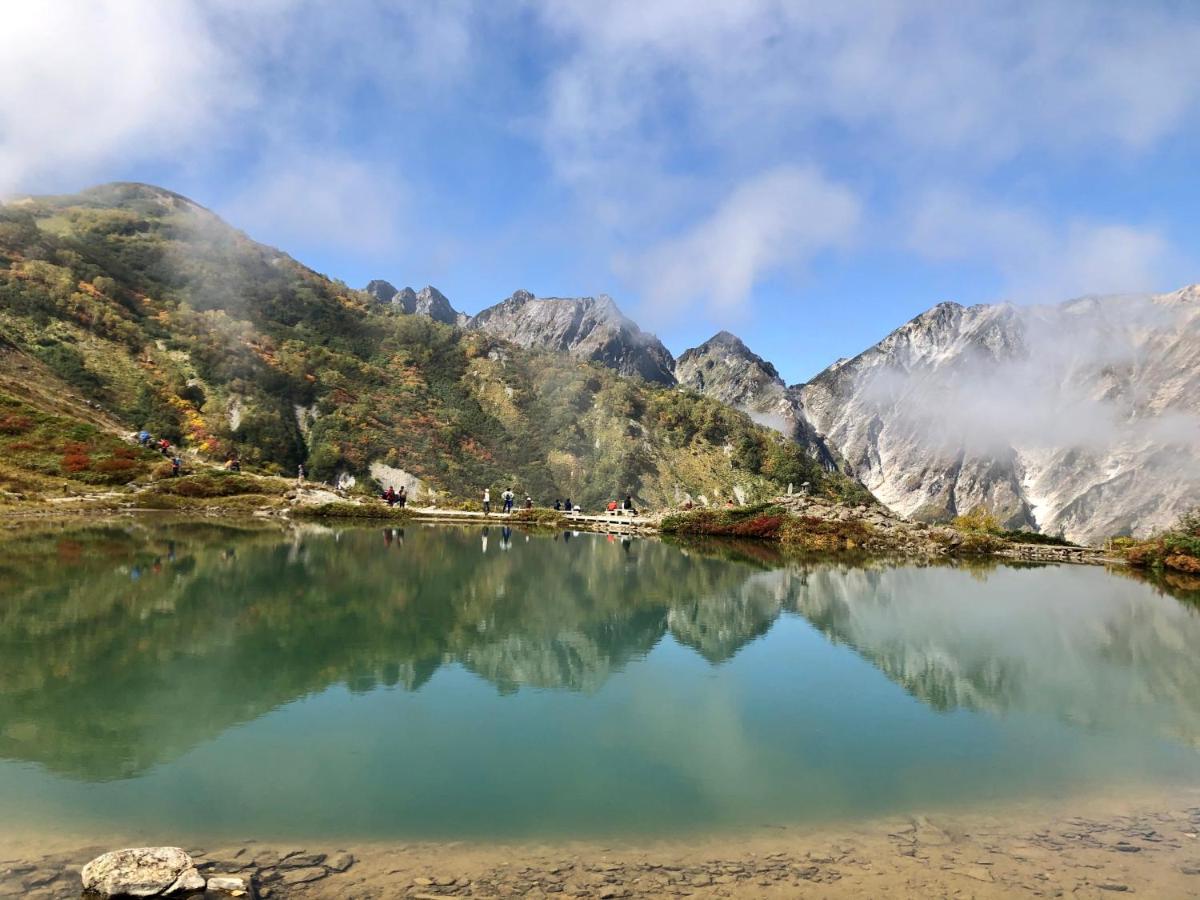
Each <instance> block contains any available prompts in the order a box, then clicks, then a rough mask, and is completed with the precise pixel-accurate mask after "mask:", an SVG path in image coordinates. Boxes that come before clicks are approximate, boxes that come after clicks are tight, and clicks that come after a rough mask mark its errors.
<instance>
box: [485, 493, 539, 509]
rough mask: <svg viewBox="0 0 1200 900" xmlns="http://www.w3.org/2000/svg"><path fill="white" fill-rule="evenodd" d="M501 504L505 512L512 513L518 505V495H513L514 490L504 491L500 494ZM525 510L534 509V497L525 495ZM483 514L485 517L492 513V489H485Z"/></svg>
mask: <svg viewBox="0 0 1200 900" xmlns="http://www.w3.org/2000/svg"><path fill="white" fill-rule="evenodd" d="M500 502H501V504H502V506H503V511H504V512H506V513H511V512H512V511H513V507H514V506H515V505H516V502H517V495H516V494H514V493H513V489H512V488H505V489H504V491H503V492H502V493H501V494H500ZM523 508H525V509H533V497H531V496H530V495H529V494H526V495H525V502H524V504H523ZM483 512H484V514H485V515H490V514H491V512H492V491H491V488H484V489H483Z"/></svg>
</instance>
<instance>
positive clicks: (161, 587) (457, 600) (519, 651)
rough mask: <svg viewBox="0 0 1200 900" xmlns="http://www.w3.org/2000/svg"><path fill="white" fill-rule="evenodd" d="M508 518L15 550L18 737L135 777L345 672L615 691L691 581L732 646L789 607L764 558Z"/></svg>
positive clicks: (3, 706)
mask: <svg viewBox="0 0 1200 900" xmlns="http://www.w3.org/2000/svg"><path fill="white" fill-rule="evenodd" d="M488 536H489V539H490V547H491V550H490V552H488V553H486V554H484V553H482V552H481V545H482V537H483V531H482V530H480V529H463V530H450V529H436V530H430V529H425V528H411V527H410V528H408V529H407V530H406V532H400V533H397V534H394V535H393V534H392V533H390V532H389V533H387V534H386V535H385V534H384V533H382V532H381V531H377V530H351V531H345V532H342V533H341V534H340V535H335V534H334V533H333V532H330V531H327V530H322V529H309V530H307V531H304V532H298V533H291V532H286V533H285V532H280V531H274V530H272V531H266V532H262V533H257V534H250V535H244V534H239V533H235V532H230V531H227V530H224V529H218V528H206V529H195V528H189V529H175V528H170V527H165V528H162V529H159V530H157V531H155V532H152V533H150V534H147V533H146V532H145V531H144V530H139V531H137V532H136V533H135V532H132V531H126V530H122V529H120V528H107V529H91V530H86V531H82V532H78V533H72V534H69V535H65V536H64V535H56V536H54V537H52V538H49V539H47V538H43V539H41V540H40V541H28V542H26V543H25V544H24V545H22V546H21V548H20V552H13V553H10V554H8V555H7V557H6V563H7V566H6V582H7V584H8V585H9V586H10V589H9V590H8V591H7V592H6V595H5V597H4V600H3V603H2V604H0V723H3V725H0V755H3V756H6V757H12V758H19V759H32V760H38V761H41V762H44V763H45V764H46V765H48V766H50V767H52V768H55V769H58V770H61V771H65V772H69V773H72V774H76V775H79V776H82V777H86V778H91V779H103V778H113V777H125V776H128V775H131V774H135V773H138V772H141V771H144V770H145V769H146V768H148V767H149V766H151V765H153V764H154V763H156V762H158V761H161V760H166V759H171V758H173V757H175V756H178V755H179V754H180V753H183V752H185V751H186V750H187V749H188V748H190V747H192V746H194V745H195V744H196V743H198V742H200V741H201V740H204V739H206V738H208V737H210V736H212V735H214V734H217V733H220V732H221V731H222V730H224V729H225V728H227V727H228V726H229V725H231V724H233V723H236V722H238V721H245V720H248V719H251V718H254V717H256V716H258V715H261V714H262V713H264V712H266V711H267V710H270V709H272V708H274V707H276V706H278V705H280V704H283V703H286V702H289V701H291V700H293V699H295V698H297V697H300V696H303V695H305V694H309V693H314V692H317V691H320V690H323V689H324V688H326V687H328V686H329V685H331V684H337V683H342V684H345V685H346V686H347V687H348V688H349V689H350V690H353V691H367V690H371V689H373V688H375V687H377V686H380V685H385V686H400V687H403V688H405V689H409V690H415V689H419V688H420V687H421V686H422V685H423V684H424V683H425V682H426V681H428V680H429V678H431V677H432V676H433V674H434V673H435V672H436V671H437V669H438V668H440V667H441V666H442V665H444V664H446V663H454V662H457V663H461V664H462V665H463V666H464V667H466V668H467V669H469V670H470V671H473V672H475V673H477V674H479V675H480V676H482V677H483V678H485V679H487V680H488V681H491V682H492V683H494V684H495V685H496V686H497V687H498V688H499V689H500V690H502V691H511V690H515V689H516V688H518V687H519V686H522V685H528V686H534V687H542V688H569V689H572V690H595V689H597V688H598V687H600V686H601V685H602V684H603V683H604V681H605V680H606V678H607V677H608V675H609V674H610V673H612V672H614V671H617V670H619V669H620V668H621V667H622V666H624V665H625V664H626V663H627V662H628V661H629V660H630V659H633V658H637V657H639V656H642V655H644V654H646V653H647V652H649V650H650V649H651V648H652V647H653V646H654V645H655V644H656V643H657V642H658V641H659V640H660V639H661V638H662V636H663V634H664V633H666V630H667V622H668V618H669V615H670V611H671V610H672V609H673V608H674V607H676V606H681V605H683V604H691V603H692V600H691V598H695V597H701V598H709V599H705V600H701V601H699V602H697V603H695V604H692V606H694V608H690V607H689V610H688V612H687V614H686V617H687V618H688V620H689V622H690V623H691V629H692V632H696V633H700V632H703V633H707V634H712V635H717V634H720V635H722V638H721V641H719V642H718V643H717V644H711V643H710V642H707V641H699V642H697V643H694V646H697V647H698V648H700V649H701V651H702V652H703V653H704V654H705V656H706V657H707V658H709V659H711V660H714V661H717V660H719V659H722V658H725V656H724V655H722V654H725V655H727V654H729V653H732V652H735V651H736V649H737V647H740V646H741V645H742V644H744V643H745V641H746V640H748V639H749V638H750V637H752V636H753V635H755V634H759V633H762V632H763V631H764V630H765V629H766V628H767V627H769V624H770V621H771V620H772V619H773V618H774V616H775V615H776V614H777V612H778V609H779V603H778V602H774V601H773V602H772V603H768V604H766V605H765V606H764V605H762V604H761V601H760V600H758V599H756V598H757V596H758V595H757V593H754V592H752V593H751V594H746V595H745V596H744V597H743V593H744V589H743V584H742V583H743V581H744V580H745V579H746V577H747V575H751V574H754V570H749V569H746V568H745V567H742V566H736V565H730V564H728V563H725V562H722V561H719V560H715V559H707V558H699V557H695V558H688V557H686V556H684V555H682V554H680V553H679V552H678V551H677V550H675V549H674V548H670V547H667V546H665V545H661V544H657V543H654V542H638V543H637V544H636V545H634V546H624V547H623V546H621V545H620V544H619V543H609V542H607V541H605V540H604V539H603V538H602V537H591V536H584V537H580V538H576V539H575V540H573V541H572V542H570V543H569V544H565V543H564V542H562V541H547V540H544V539H539V540H535V541H532V542H529V543H526V542H524V539H523V538H522V537H521V536H520V535H519V534H518V535H514V536H513V537H514V540H515V543H514V544H513V545H512V549H511V550H508V551H501V550H500V549H499V545H500V543H501V541H502V538H503V535H502V532H501V529H499V528H492V529H490V530H489V532H488ZM51 563H53V564H51ZM739 592H742V593H739ZM722 597H724V598H727V599H726V600H724V601H722V600H720V599H719V598H722ZM756 604H757V606H756ZM744 605H745V606H747V609H748V610H749V611H748V612H739V607H741V606H744ZM758 606H761V607H762V608H761V610H759V609H758ZM764 617H765V618H764ZM717 619H721V620H726V619H727V620H728V621H727V622H725V621H716V620H717ZM739 629H745V630H746V634H745V635H742V636H739ZM689 633H691V632H689ZM681 640H683V641H684V642H685V643H687V642H689V641H688V638H686V637H681ZM722 648H724V649H722Z"/></svg>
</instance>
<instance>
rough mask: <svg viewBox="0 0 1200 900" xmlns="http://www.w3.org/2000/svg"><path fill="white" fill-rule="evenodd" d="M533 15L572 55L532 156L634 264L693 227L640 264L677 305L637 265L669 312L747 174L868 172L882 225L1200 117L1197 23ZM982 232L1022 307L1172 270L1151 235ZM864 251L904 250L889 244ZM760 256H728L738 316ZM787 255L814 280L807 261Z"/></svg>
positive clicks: (764, 2)
mask: <svg viewBox="0 0 1200 900" xmlns="http://www.w3.org/2000/svg"><path fill="white" fill-rule="evenodd" d="M535 10H536V11H537V14H538V15H539V16H540V17H541V20H542V21H543V22H544V23H545V25H546V26H547V27H548V28H549V29H550V31H551V33H552V34H554V35H555V36H556V37H557V38H558V39H559V40H560V41H561V42H562V44H563V45H564V46H565V48H566V49H565V51H564V52H563V53H562V55H561V57H560V58H559V59H558V62H557V65H556V66H555V67H554V69H553V70H552V72H551V75H550V77H549V79H548V80H547V83H546V106H545V115H544V118H543V120H542V122H541V127H540V136H541V141H542V143H543V146H544V148H545V150H546V153H547V155H548V157H549V159H550V162H551V164H552V166H553V168H554V171H555V172H556V174H557V175H558V177H559V178H560V179H561V180H562V181H563V182H564V183H565V184H567V185H569V186H570V187H571V188H572V190H574V191H575V192H576V194H577V196H578V197H579V198H580V202H581V204H582V205H583V208H584V211H585V215H586V216H587V217H588V218H590V219H595V220H596V221H599V222H602V223H606V224H607V225H608V226H609V227H610V229H611V231H612V233H613V234H614V235H615V236H616V237H615V240H616V241H617V242H618V243H620V244H622V245H623V246H625V247H629V246H633V245H636V244H637V243H638V242H641V241H644V240H646V235H647V234H655V233H661V232H663V231H669V230H670V227H671V225H672V223H677V222H678V221H679V220H681V219H683V220H687V221H691V222H693V223H696V224H693V225H692V226H691V227H690V229H689V230H688V231H687V233H686V236H685V237H683V238H681V239H678V240H676V241H673V242H669V243H668V244H667V245H665V247H663V248H660V249H659V250H656V251H651V252H650V253H649V254H645V256H646V257H648V258H653V257H654V256H655V255H656V254H657V255H658V256H659V259H658V262H659V263H661V266H660V270H661V271H662V272H663V273H666V272H670V273H671V275H670V278H674V279H676V280H677V281H678V282H679V283H680V284H682V285H686V286H687V287H682V286H680V287H676V286H672V285H671V284H669V283H668V276H667V275H665V274H663V275H661V276H659V277H657V278H648V276H647V273H646V270H647V269H650V268H652V265H650V264H649V263H646V262H644V264H643V265H642V266H641V267H640V268H641V269H642V277H641V280H642V281H643V282H645V281H650V282H651V289H652V291H653V293H654V296H655V299H657V300H660V301H662V300H663V298H666V305H667V306H674V307H681V306H682V305H684V303H685V300H684V298H685V297H686V296H687V295H688V293H689V291H690V292H692V293H703V292H702V291H699V292H698V291H696V289H695V285H696V284H697V283H699V282H700V281H701V280H703V279H701V278H699V277H697V276H696V275H695V274H694V273H695V271H696V269H695V268H694V267H693V266H691V265H689V264H687V263H681V262H679V261H680V260H688V259H691V258H694V257H695V256H696V254H695V253H694V250H695V248H696V247H697V246H699V245H701V244H705V243H707V244H708V245H718V244H720V245H723V246H726V247H735V248H736V247H738V246H739V244H740V242H739V241H737V240H736V239H735V238H734V236H733V235H732V234H730V233H729V232H730V229H728V228H726V229H725V234H724V236H723V239H721V240H718V239H715V238H713V237H712V235H713V234H714V231H715V230H716V227H717V226H715V225H714V224H713V223H712V222H704V221H701V220H700V216H701V215H702V213H699V212H698V208H700V209H703V208H704V207H705V205H706V204H707V206H708V207H709V208H711V206H712V205H713V204H715V203H717V202H718V195H717V193H716V191H718V190H719V186H720V185H727V184H730V183H736V182H738V181H744V180H746V179H748V178H750V177H753V176H752V173H754V172H759V171H763V170H764V169H770V168H773V167H779V166H789V165H794V164H795V163H796V162H797V161H798V160H815V161H817V162H818V163H819V164H821V165H822V167H823V168H824V169H825V171H828V172H834V173H837V172H842V171H845V170H846V169H847V168H849V167H855V166H856V167H859V169H860V170H862V171H863V172H865V177H864V178H861V179H859V178H856V179H855V181H856V184H861V187H860V192H861V193H862V195H863V196H864V197H870V199H871V202H872V204H873V205H874V206H875V210H874V211H875V212H876V217H877V218H878V216H879V212H880V210H881V209H883V208H884V206H885V205H886V204H889V203H896V202H899V201H900V199H901V198H902V197H903V196H904V195H905V194H907V193H908V192H910V191H912V190H913V189H914V188H917V189H919V186H920V185H921V184H923V183H927V182H928V179H929V178H930V173H936V177H937V179H938V181H939V182H940V183H950V184H958V185H962V186H963V190H964V191H965V190H967V188H968V186H973V185H977V184H979V183H981V182H982V179H983V178H985V177H988V176H990V175H991V173H993V172H994V171H996V170H997V169H998V167H999V166H1000V165H1002V164H1008V163H1012V161H1013V160H1014V159H1016V158H1017V157H1019V156H1020V157H1021V158H1022V159H1024V160H1026V161H1027V163H1029V164H1032V165H1033V166H1036V165H1038V164H1039V163H1041V162H1046V161H1051V162H1052V163H1054V162H1061V161H1062V160H1067V159H1070V160H1080V159H1086V158H1088V157H1089V156H1094V157H1097V158H1100V157H1103V158H1106V159H1112V158H1113V157H1121V158H1125V159H1128V158H1130V157H1133V156H1136V155H1137V154H1138V153H1141V152H1144V151H1146V150H1148V149H1150V148H1153V147H1154V146H1155V145H1156V144H1157V143H1159V142H1161V141H1162V140H1163V139H1165V138H1167V137H1169V136H1171V135H1174V134H1176V133H1178V132H1180V131H1181V130H1182V129H1184V128H1187V127H1190V123H1191V118H1192V117H1193V116H1194V114H1195V113H1196V112H1197V108H1198V106H1200V15H1197V14H1196V10H1195V9H1194V8H1189V7H1187V6H1186V5H1184V6H1177V5H1171V4H1166V3H1145V4H1137V5H1136V6H1113V5H1110V4H1094V3H1087V2H1082V0H1081V2H1067V3H1056V4H1046V3H1041V2H1035V0H995V2H990V3H982V4H975V5H973V6H971V8H970V9H969V10H960V11H956V12H954V13H949V12H948V11H947V9H946V6H945V4H944V3H939V2H919V0H918V2H909V0H874V2H864V3H853V4H842V5H840V6H839V5H831V4H828V3H819V2H815V0H813V2H791V0H741V2H738V3H727V2H723V0H601V2H597V3H591V4H578V3H574V2H571V0H558V2H549V3H544V4H538V5H536V6H535ZM1022 168H1027V166H1026V165H1024V164H1023V165H1022ZM702 175H708V176H710V177H707V178H705V177H702ZM767 214H768V215H769V214H770V211H769V205H768V209H767ZM982 216H983V218H984V219H987V220H988V221H981V217H980V215H979V214H976V215H974V216H972V217H970V218H971V219H972V221H970V222H967V223H966V224H968V225H970V227H971V228H970V230H973V231H975V232H978V233H982V234H990V236H991V237H992V238H995V239H996V240H994V241H989V240H985V239H983V238H982V237H980V238H978V239H976V240H975V242H974V244H973V246H972V247H970V248H969V249H968V250H965V251H964V252H963V253H961V254H959V256H962V257H966V256H970V257H971V258H975V259H977V260H979V261H982V262H984V263H985V264H990V265H992V266H995V267H997V268H999V269H1000V270H1002V271H1003V272H1004V273H1006V274H1007V276H1008V278H1009V281H1010V287H1011V288H1012V289H1013V290H1014V291H1016V292H1019V293H1023V294H1029V295H1036V296H1037V297H1038V298H1039V299H1040V298H1049V297H1057V298H1061V297H1063V296H1070V295H1071V294H1073V293H1077V292H1080V291H1083V290H1099V291H1114V290H1125V289H1141V288H1146V287H1149V286H1152V285H1159V284H1162V283H1163V272H1162V269H1161V268H1160V267H1161V266H1162V264H1163V263H1164V261H1165V260H1166V259H1167V257H1168V256H1169V255H1170V251H1169V246H1168V244H1169V242H1168V239H1167V236H1166V235H1165V233H1163V232H1161V231H1159V230H1156V229H1153V228H1140V227H1135V226H1130V225H1125V224H1114V223H1095V222H1089V221H1083V220H1081V219H1078V218H1075V217H1072V216H1070V215H1069V214H1067V215H1063V214H1054V215H1048V214H1045V213H1037V212H1032V211H1004V210H996V209H992V210H989V211H986V212H985V213H984V214H982ZM967 218H968V217H966V216H959V220H960V222H965V221H966V219H967ZM921 224H922V227H924V228H926V229H927V230H930V231H936V230H937V226H936V224H935V223H933V222H929V221H927V222H923V223H921ZM750 227H751V229H752V230H753V225H752V224H751V226H750ZM943 230H944V231H951V232H953V230H954V226H953V225H952V224H949V223H947V225H946V227H945V228H944V229H943ZM874 237H875V238H876V239H877V240H878V241H880V242H881V243H885V244H886V243H888V242H892V243H901V244H903V243H904V240H905V239H904V237H903V236H901V237H899V239H898V240H897V239H896V238H894V237H892V236H890V235H888V234H887V233H886V232H885V230H884V229H878V230H877V232H876V234H875V235H874ZM761 238H762V235H761V234H759V235H757V236H756V235H754V234H752V235H751V236H749V237H748V238H747V239H746V241H745V243H746V244H748V245H750V247H752V248H756V249H748V248H742V250H743V252H726V253H724V254H722V257H721V258H722V259H725V260H727V261H730V262H732V263H733V264H734V265H735V266H737V264H738V263H739V262H740V263H741V265H740V267H738V268H736V269H735V270H734V271H732V272H730V273H729V274H728V276H727V278H726V280H727V281H728V282H729V284H727V285H723V286H722V288H721V290H722V291H724V292H725V293H726V295H727V296H730V297H739V298H740V297H744V293H745V290H744V288H743V287H742V286H744V285H746V284H747V283H750V282H752V281H753V279H754V273H756V272H757V271H758V270H759V269H760V268H761V267H760V266H759V265H758V263H757V260H758V259H759V256H760V249H758V248H762V247H764V246H765V244H764V241H763V240H762V239H761ZM939 239H944V240H945V241H946V243H948V244H953V243H954V242H955V241H961V240H963V238H962V237H961V236H960V235H956V234H949V235H943V236H941V238H939ZM922 249H923V250H926V251H928V250H929V247H922ZM796 250H797V259H799V260H801V261H802V260H803V258H804V254H805V252H807V251H806V250H805V248H804V244H803V242H798V243H797V246H796ZM766 256H768V257H770V259H771V261H772V264H777V263H779V262H781V261H784V260H785V259H786V257H787V251H786V250H784V249H781V248H780V247H779V246H778V245H772V247H771V249H770V250H767V251H766ZM701 269H702V270H703V271H704V272H705V275H706V277H710V276H711V277H713V278H714V280H715V276H716V275H718V274H719V273H716V272H714V271H713V270H712V269H711V268H710V267H707V266H705V265H703V264H702V265H701ZM747 273H750V274H749V275H747Z"/></svg>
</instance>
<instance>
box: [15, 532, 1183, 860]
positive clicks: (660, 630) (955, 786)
mask: <svg viewBox="0 0 1200 900" xmlns="http://www.w3.org/2000/svg"><path fill="white" fill-rule="evenodd" d="M568 538H569V539H568ZM1197 647H1200V615H1198V614H1197V609H1196V608H1195V607H1194V606H1191V605H1188V604H1187V603H1184V602H1181V601H1179V600H1176V599H1174V598H1172V597H1171V596H1168V595H1165V594H1162V593H1159V592H1157V591H1156V590H1155V589H1153V588H1152V587H1150V586H1148V585H1146V584H1143V583H1140V582H1137V581H1134V580H1131V579H1129V578H1126V577H1120V576H1117V575H1114V574H1110V573H1107V572H1105V571H1103V570H1101V569H1097V568H1084V567H1041V568H1009V567H994V568H991V569H986V570H980V569H965V568H955V567H916V566H909V565H900V566H895V565H887V564H882V563H878V562H876V563H870V564H866V565H855V564H850V563H845V562H840V563H831V562H796V561H784V560H780V559H775V558H772V557H771V555H770V552H769V551H768V550H767V548H763V547H758V548H750V549H749V551H746V550H745V548H743V549H737V548H728V547H726V548H721V547H715V546H709V547H704V548H700V547H690V548H681V547H679V546H674V545H670V544H666V543H660V542H658V541H653V540H634V541H632V542H628V541H627V542H624V543H623V542H622V541H620V540H619V539H614V538H608V537H606V536H603V535H587V534H583V535H577V536H569V535H562V534H559V535H556V536H553V537H552V536H550V535H526V534H523V533H521V532H516V531H514V532H511V533H506V532H505V531H504V530H503V529H501V528H499V527H493V528H490V529H482V528H470V529H457V528H446V527H413V526H409V527H407V528H405V529H403V530H401V531H396V532H393V531H391V530H383V529H342V530H327V529H322V528H311V529H307V530H301V531H299V532H286V531H280V530H276V529H271V528H263V529H261V530H245V529H235V528H229V527H217V526H211V525H195V524H191V525H188V524H167V523H158V522H153V521H140V520H139V521H138V522H136V523H131V524H126V525H113V526H96V527H91V528H87V529H82V530H75V531H61V530H60V531H54V532H43V533H38V532H30V533H28V534H26V535H24V536H23V537H21V538H19V539H12V538H10V539H7V541H6V543H5V544H4V545H3V557H2V558H0V819H2V823H0V824H3V826H5V827H8V828H17V829H22V828H30V829H36V828H57V827H68V826H69V827H70V828H71V830H72V831H79V830H81V829H82V830H89V829H92V830H95V831H97V832H101V831H103V830H105V829H112V830H114V831H118V832H121V833H135V832H142V831H144V832H146V833H148V834H153V833H157V834H159V835H161V834H162V833H164V831H166V830H168V829H169V833H170V834H171V835H177V836H178V838H176V839H179V840H182V839H183V838H184V836H189V835H194V836H197V837H199V836H204V835H212V836H218V835H228V836H231V837H233V838H237V839H240V838H244V837H248V836H257V837H263V838H266V837H272V836H281V837H282V836H290V835H296V836H301V835H307V836H313V837H317V836H332V835H338V836H355V837H360V838H361V837H381V838H382V837H406V838H413V837H415V838H445V837H497V836H502V837H512V836H559V837H564V836H565V837H569V836H580V837H582V836H589V835H605V834H614V833H621V834H631V833H642V834H648V835H651V834H664V833H665V834H670V833H680V832H685V831H688V830H691V829H709V828H726V827H740V826H758V825H763V824H768V823H794V822H819V821H822V820H829V819H834V818H854V817H859V816H867V815H875V814H889V813H899V812H908V811H914V810H921V809H929V808H934V807H942V808H944V807H947V806H967V807H970V806H976V805H987V804H993V803H996V802H1000V801H1008V800H1021V799H1030V798H1040V797H1054V796H1058V795H1066V794H1068V793H1071V792H1077V791H1090V790H1101V789H1103V788H1106V787H1108V786H1111V785H1114V784H1117V785H1126V784H1136V785H1142V784H1154V785H1161V784H1177V783H1190V784H1195V783H1200V753H1198V748H1200V658H1198V657H1197V654H1196V648H1197Z"/></svg>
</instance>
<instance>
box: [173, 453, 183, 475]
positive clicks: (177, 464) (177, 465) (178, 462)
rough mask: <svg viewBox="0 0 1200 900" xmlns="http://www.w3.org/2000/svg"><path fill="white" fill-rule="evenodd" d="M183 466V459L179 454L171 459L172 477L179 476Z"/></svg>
mask: <svg viewBox="0 0 1200 900" xmlns="http://www.w3.org/2000/svg"><path fill="white" fill-rule="evenodd" d="M182 468H183V460H182V459H180V458H179V457H178V456H176V457H174V458H172V459H171V477H172V478H178V477H179V472H180V470H181V469H182Z"/></svg>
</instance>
